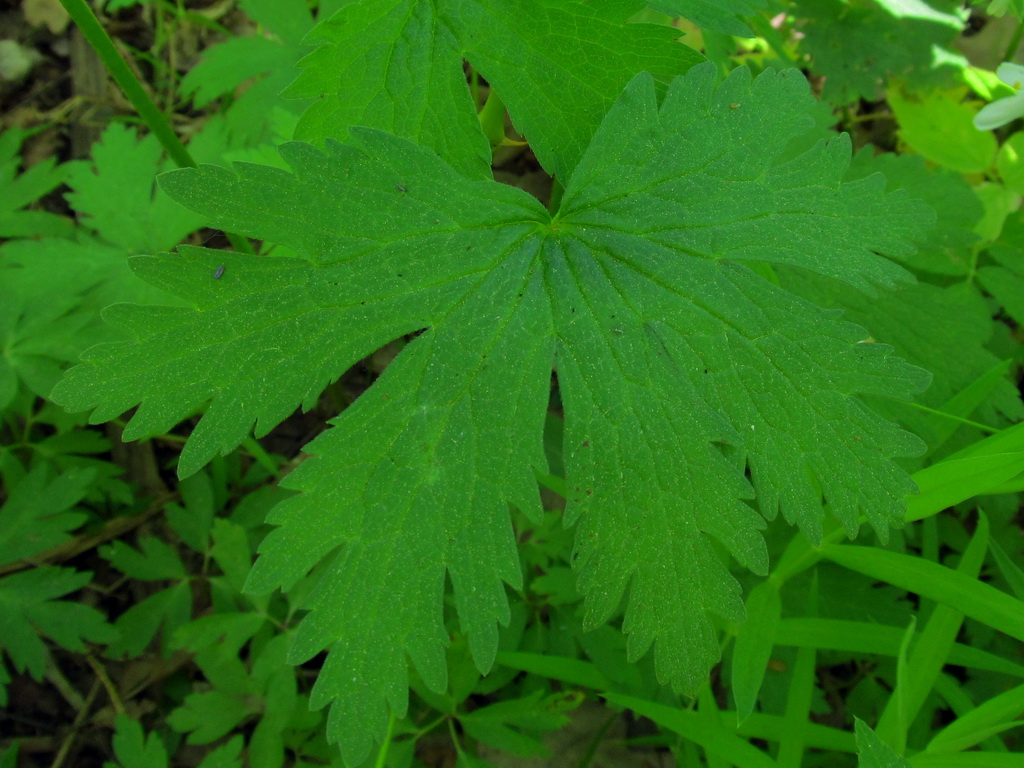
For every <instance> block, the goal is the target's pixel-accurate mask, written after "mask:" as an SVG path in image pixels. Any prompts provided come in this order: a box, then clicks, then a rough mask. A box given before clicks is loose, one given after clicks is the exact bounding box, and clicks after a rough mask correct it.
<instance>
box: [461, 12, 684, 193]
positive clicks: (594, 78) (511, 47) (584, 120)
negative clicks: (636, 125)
mask: <svg viewBox="0 0 1024 768" xmlns="http://www.w3.org/2000/svg"><path fill="white" fill-rule="evenodd" d="M449 2H451V19H452V23H453V25H454V26H455V28H456V29H457V30H458V31H457V35H458V38H459V42H460V43H461V44H462V47H463V52H464V55H465V57H466V58H467V59H468V60H469V62H470V63H471V64H472V65H473V66H474V67H475V68H476V69H477V70H478V71H479V72H480V74H481V75H483V76H484V77H485V78H486V79H487V82H488V83H490V84H491V86H492V87H493V88H495V89H496V90H497V92H498V94H499V95H500V96H501V98H502V101H504V102H505V105H506V107H507V108H508V112H509V116H510V117H511V118H512V122H513V123H514V124H515V126H516V128H517V129H518V130H519V131H520V133H522V134H523V135H524V136H525V138H526V140H527V141H529V142H530V147H531V149H533V151H534V154H536V156H537V159H538V160H539V161H540V163H541V165H542V166H544V169H545V170H546V171H548V173H550V174H551V175H552V176H554V177H556V178H557V179H558V180H559V181H561V182H563V183H564V182H565V181H566V180H568V179H569V177H570V176H571V175H572V173H573V170H574V168H575V167H576V164H577V163H578V162H579V161H580V159H581V158H582V157H583V154H584V152H585V151H586V149H587V146H588V145H589V144H590V141H591V139H592V138H593V136H594V133H595V131H596V130H597V129H598V126H599V125H600V124H601V120H602V118H603V117H604V115H605V114H606V113H607V112H608V109H609V107H611V105H612V103H613V102H614V101H615V100H616V99H617V98H618V96H619V94H620V93H621V92H622V89H623V88H625V87H626V84H627V83H629V81H630V78H632V77H633V76H634V75H635V74H636V73H637V72H650V73H651V74H652V75H653V76H654V79H655V81H656V82H657V83H658V84H659V88H663V87H665V86H667V85H668V83H669V82H670V81H671V80H672V78H673V77H675V76H676V75H680V74H682V73H684V72H686V71H687V70H688V69H689V68H690V67H692V66H694V65H695V64H697V63H699V62H702V61H704V57H703V56H701V55H700V54H699V53H698V52H697V51H695V50H693V49H692V48H690V47H688V46H686V45H682V44H681V43H678V42H676V38H678V36H679V32H678V30H676V29H673V28H672V27H666V26H662V25H657V24H627V23H625V22H626V20H627V19H629V17H631V16H632V15H633V14H635V13H636V12H637V11H639V10H641V9H642V8H643V7H644V6H645V5H646V3H645V2H643V1H642V0H604V2H600V3H592V2H588V0H568V1H566V0H455V1H454V2H452V0H446V4H447V3H449ZM511 19H515V23H509V21H510V20H511ZM566 115H572V118H571V119H566V118H565V117H564V116H566Z"/></svg>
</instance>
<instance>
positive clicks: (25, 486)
mask: <svg viewBox="0 0 1024 768" xmlns="http://www.w3.org/2000/svg"><path fill="white" fill-rule="evenodd" d="M50 475H51V472H50V471H49V470H48V469H47V467H46V466H45V465H39V466H37V467H36V468H35V469H33V470H32V471H31V472H29V474H28V475H26V476H25V477H24V479H22V481H21V482H20V483H18V484H17V485H16V486H14V487H13V488H11V489H10V490H9V496H8V497H7V500H6V501H5V502H4V503H3V506H2V507H0V565H2V564H4V563H11V562H14V561H16V560H25V559H28V558H31V557H32V555H36V554H38V553H40V552H42V551H44V550H46V549H50V548H51V547H56V546H57V545H59V544H63V543H64V542H66V541H68V540H69V539H70V538H71V535H70V532H71V531H73V530H74V529H76V528H78V527H79V526H80V525H82V523H84V522H85V520H86V519H87V515H86V514H85V513H84V512H79V511H74V506H75V505H76V504H77V503H78V502H79V501H81V500H82V498H83V497H84V496H85V494H86V493H87V492H88V490H89V485H90V484H91V483H92V482H93V481H94V480H95V478H96V473H95V472H93V471H91V470H86V469H82V470H71V471H68V472H65V473H63V474H61V475H60V476H58V477H56V478H53V477H51V476H50Z"/></svg>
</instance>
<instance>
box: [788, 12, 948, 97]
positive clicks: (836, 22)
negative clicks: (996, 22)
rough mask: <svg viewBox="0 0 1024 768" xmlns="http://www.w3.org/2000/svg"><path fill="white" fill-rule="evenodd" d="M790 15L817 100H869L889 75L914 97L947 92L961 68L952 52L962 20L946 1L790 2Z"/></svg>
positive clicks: (882, 86)
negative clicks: (818, 81)
mask: <svg viewBox="0 0 1024 768" xmlns="http://www.w3.org/2000/svg"><path fill="white" fill-rule="evenodd" d="M793 13H794V16H795V17H796V28H797V30H799V31H800V32H801V33H802V34H801V37H800V40H799V47H800V50H801V52H803V53H806V54H807V55H808V56H809V57H810V64H811V71H812V72H814V73H815V74H817V75H821V76H823V77H824V83H823V86H824V87H823V89H822V98H824V99H827V100H828V101H830V102H832V103H835V104H848V103H850V102H852V101H856V100H857V99H858V98H863V99H865V100H867V101H876V100H877V98H878V96H879V94H880V92H881V91H882V89H883V88H884V87H885V86H886V84H887V83H888V82H889V81H891V79H892V78H893V77H894V76H898V77H903V78H905V80H906V82H907V85H908V86H910V88H911V89H912V90H913V91H915V92H918V91H927V90H929V89H933V88H936V87H942V86H948V85H950V84H952V83H953V82H954V81H955V80H956V79H957V77H958V75H959V73H960V72H961V71H962V70H963V69H964V68H965V67H966V66H967V61H966V59H964V57H963V56H961V55H960V54H959V53H958V52H957V51H956V49H955V47H954V46H953V43H954V41H955V40H956V38H957V36H958V35H959V34H960V33H961V31H962V30H963V28H964V24H965V21H966V18H965V17H964V16H963V15H962V14H961V13H960V12H959V8H958V7H957V5H955V4H954V3H951V2H944V1H943V0H937V1H936V0H933V1H932V2H931V4H927V3H923V2H906V0H880V2H878V3H862V4H856V5H850V4H842V3H833V2H830V0H797V2H796V3H795V4H794V6H793Z"/></svg>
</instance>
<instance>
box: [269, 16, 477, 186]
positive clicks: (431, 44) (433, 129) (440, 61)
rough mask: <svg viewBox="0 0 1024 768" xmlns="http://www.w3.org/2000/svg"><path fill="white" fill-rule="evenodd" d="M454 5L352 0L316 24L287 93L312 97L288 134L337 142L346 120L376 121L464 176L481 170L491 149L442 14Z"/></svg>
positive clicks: (352, 122)
mask: <svg viewBox="0 0 1024 768" xmlns="http://www.w3.org/2000/svg"><path fill="white" fill-rule="evenodd" d="M452 4H453V3H451V2H445V1H444V0H440V2H435V1H434V0H383V1H382V0H360V1H357V2H349V3H345V5H344V6H343V7H342V8H340V9H339V10H338V11H337V13H335V14H334V15H332V16H330V17H329V18H327V19H325V20H323V21H321V22H320V23H319V24H318V25H317V26H316V27H315V28H314V29H313V31H312V32H311V33H310V34H309V36H308V38H307V41H308V42H309V43H310V44H313V45H317V48H316V49H315V50H314V51H313V52H312V53H311V54H309V55H308V56H306V57H305V58H304V59H303V60H302V61H301V62H300V63H299V65H300V67H301V68H302V70H303V71H302V74H301V75H300V76H299V78H298V79H297V80H296V81H295V83H294V84H292V86H291V87H290V88H289V89H288V91H287V94H288V95H289V96H293V97H300V98H315V99H318V101H317V102H316V103H315V104H314V105H313V106H311V107H310V108H309V109H307V110H306V112H305V113H304V114H303V116H302V118H301V120H300V121H299V125H298V127H297V128H296V131H295V136H296V138H300V139H307V140H310V141H316V142H320V141H323V140H324V139H327V138H331V139H338V140H345V139H347V138H348V135H349V134H348V131H349V128H351V127H352V126H355V125H362V126H368V127H372V128H380V129H382V130H386V131H389V132H390V133H393V134H395V135H396V136H403V137H406V138H409V139H412V140H414V141H416V142H418V143H420V144H422V145H423V146H426V147H430V148H432V149H433V150H434V151H435V152H437V153H438V154H439V155H440V156H441V157H443V158H445V159H446V160H447V161H448V162H449V163H450V164H451V165H452V166H453V167H455V168H457V169H459V170H461V171H462V172H463V173H465V174H467V175H469V176H478V177H486V176H489V174H490V171H489V166H490V150H489V148H488V145H487V142H486V140H485V139H484V135H483V132H482V131H481V130H480V125H479V123H478V121H477V119H476V113H475V109H474V107H473V104H472V102H471V100H470V96H469V90H468V88H467V87H466V77H465V74H464V73H463V69H462V55H461V54H460V51H459V45H458V41H457V40H456V39H455V37H454V34H453V31H452V29H451V20H450V19H449V18H447V16H448V9H447V8H446V6H448V5H452ZM454 5H456V6H457V5H458V3H457V2H456V3H454ZM381 83H387V84H388V85H387V87H386V88H381Z"/></svg>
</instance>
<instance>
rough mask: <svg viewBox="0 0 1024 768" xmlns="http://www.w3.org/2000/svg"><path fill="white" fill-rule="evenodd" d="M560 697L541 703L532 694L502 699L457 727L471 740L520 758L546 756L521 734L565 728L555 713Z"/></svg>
mask: <svg viewBox="0 0 1024 768" xmlns="http://www.w3.org/2000/svg"><path fill="white" fill-rule="evenodd" d="M561 698H562V694H554V695H552V696H550V697H548V698H547V700H544V699H542V697H541V692H540V691H535V692H534V693H533V694H531V695H529V696H525V697H523V698H519V699H504V700H502V701H499V702H496V703H494V704H489V705H487V706H484V707H480V708H479V709H475V710H473V711H472V712H469V713H467V714H465V715H462V716H461V717H459V724H460V725H461V726H462V727H463V729H464V730H465V732H466V733H467V734H468V735H470V736H472V737H473V738H474V739H477V740H478V741H481V742H483V743H485V744H488V745H490V746H492V747H494V748H495V749H500V750H501V751H502V752H507V753H508V754H510V755H517V756H519V757H538V756H541V757H543V756H547V755H549V754H550V753H549V750H548V749H547V748H546V747H545V746H544V745H543V744H542V743H541V742H540V741H538V740H537V739H536V738H534V737H533V736H531V735H529V734H528V733H523V731H524V730H525V731H553V730H557V729H559V728H562V727H564V726H565V725H566V724H567V723H568V722H569V718H567V717H566V716H565V715H564V714H563V713H562V712H561V711H559V710H558V709H557V704H558V701H559V700H560V699H561Z"/></svg>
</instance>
